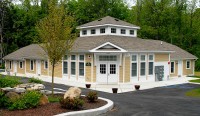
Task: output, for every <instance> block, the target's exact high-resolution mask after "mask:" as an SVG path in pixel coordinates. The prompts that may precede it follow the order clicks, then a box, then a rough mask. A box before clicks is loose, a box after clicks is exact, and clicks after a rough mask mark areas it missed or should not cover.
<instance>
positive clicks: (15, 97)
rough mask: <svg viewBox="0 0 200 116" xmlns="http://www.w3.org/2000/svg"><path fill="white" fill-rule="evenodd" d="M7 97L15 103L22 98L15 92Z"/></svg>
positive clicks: (7, 94) (9, 93)
mask: <svg viewBox="0 0 200 116" xmlns="http://www.w3.org/2000/svg"><path fill="white" fill-rule="evenodd" d="M5 96H6V97H8V98H9V99H10V100H11V101H15V100H16V99H18V98H19V97H20V95H19V94H17V93H15V92H8V93H6V95H5Z"/></svg>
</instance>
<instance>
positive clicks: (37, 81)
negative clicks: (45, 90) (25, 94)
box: [28, 77, 43, 84]
mask: <svg viewBox="0 0 200 116" xmlns="http://www.w3.org/2000/svg"><path fill="white" fill-rule="evenodd" d="M28 82H29V83H38V84H42V83H43V81H42V80H41V79H39V78H34V77H33V78H30V79H29V80H28Z"/></svg>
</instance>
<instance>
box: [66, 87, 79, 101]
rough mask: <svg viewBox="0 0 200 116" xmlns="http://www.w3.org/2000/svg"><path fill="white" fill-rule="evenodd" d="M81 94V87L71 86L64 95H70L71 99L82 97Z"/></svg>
mask: <svg viewBox="0 0 200 116" xmlns="http://www.w3.org/2000/svg"><path fill="white" fill-rule="evenodd" d="M80 95H81V89H79V88H78V87H70V88H69V89H68V90H67V91H66V92H65V95H64V99H65V98H67V97H69V98H70V99H74V98H76V97H78V98H79V97H80Z"/></svg>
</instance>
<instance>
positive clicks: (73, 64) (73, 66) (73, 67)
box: [71, 55, 76, 75]
mask: <svg viewBox="0 0 200 116" xmlns="http://www.w3.org/2000/svg"><path fill="white" fill-rule="evenodd" d="M71 75H76V55H71Z"/></svg>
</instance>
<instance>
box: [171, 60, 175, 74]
mask: <svg viewBox="0 0 200 116" xmlns="http://www.w3.org/2000/svg"><path fill="white" fill-rule="evenodd" d="M174 66H175V65H174V62H171V73H174V69H175V67H174Z"/></svg>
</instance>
